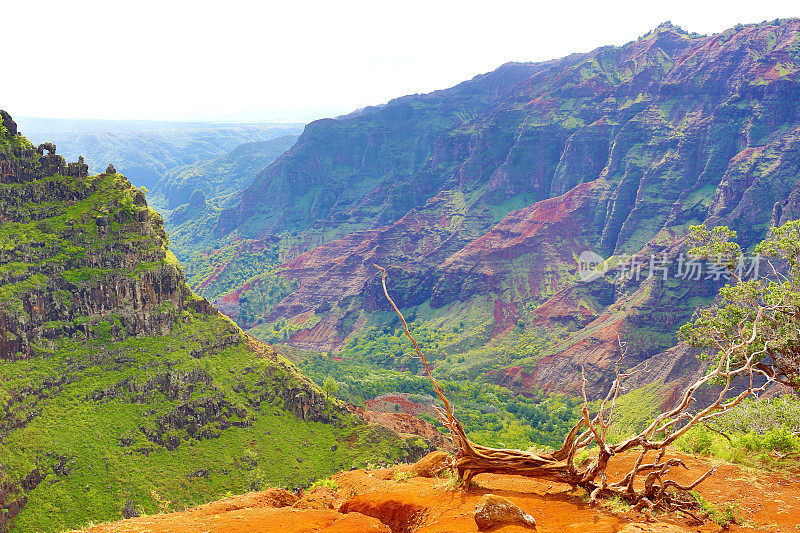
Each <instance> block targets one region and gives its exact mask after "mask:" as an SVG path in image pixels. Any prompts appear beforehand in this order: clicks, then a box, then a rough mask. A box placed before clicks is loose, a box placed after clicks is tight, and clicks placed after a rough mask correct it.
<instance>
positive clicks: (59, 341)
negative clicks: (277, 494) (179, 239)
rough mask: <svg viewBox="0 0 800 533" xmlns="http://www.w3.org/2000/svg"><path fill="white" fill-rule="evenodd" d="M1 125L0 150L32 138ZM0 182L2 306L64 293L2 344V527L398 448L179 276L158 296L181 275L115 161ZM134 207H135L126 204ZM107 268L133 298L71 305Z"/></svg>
mask: <svg viewBox="0 0 800 533" xmlns="http://www.w3.org/2000/svg"><path fill="white" fill-rule="evenodd" d="M0 134H2V140H3V141H4V142H3V144H2V146H0V148H2V150H3V154H4V156H5V157H7V158H8V157H12V151H13V148H14V147H17V148H21V149H26V148H30V145H29V143H27V141H25V140H24V138H22V137H19V136H18V137H13V138H12V137H10V136H9V135H8V132H7V130H5V128H3V129H2V131H0ZM31 157H33V158H34V159H35V156H31ZM0 189H2V190H0V192H1V193H2V194H0V197H2V202H1V203H2V205H0V208H2V211H4V212H5V213H6V215H7V216H6V222H5V223H3V225H2V226H0V250H2V251H3V254H2V257H1V258H0V275H1V276H3V278H2V279H3V285H2V290H1V291H0V304H2V310H3V311H4V312H5V313H6V314H7V316H9V317H11V318H10V319H11V320H14V321H17V322H19V323H20V324H31V323H32V324H34V325H36V324H39V323H38V322H37V320H38V321H41V320H42V318H41V316H40V314H41V313H47V312H49V311H48V310H41V309H39V308H38V307H37V306H35V305H34V304H33V303H31V302H34V301H35V298H39V297H40V298H45V299H47V298H52V299H53V300H54V301H55V300H57V301H59V302H61V304H59V305H62V304H63V306H65V308H64V309H61V310H59V311H58V312H59V313H62V314H63V316H64V318H63V319H61V320H49V321H46V322H43V323H41V324H40V325H39V326H37V327H38V329H37V331H38V334H37V335H34V336H33V338H32V339H31V350H30V356H27V357H21V354H17V356H12V357H11V358H7V359H0V404H2V406H3V409H2V412H3V417H2V418H0V485H2V484H3V483H7V484H10V486H11V487H12V491H11V495H10V498H9V500H7V504H6V506H5V507H6V509H0V518H2V517H4V516H5V515H7V514H8V511H7V509H9V508H10V507H11V505H9V504H8V502H10V503H11V504H13V503H14V502H15V501H19V500H21V499H22V497H23V496H26V497H27V503H26V505H25V506H24V508H23V509H22V512H21V513H20V514H18V515H17V516H16V517H15V518H13V521H12V522H11V525H12V527H14V528H15V531H20V532H26V531H59V530H62V529H64V528H70V527H75V526H79V525H82V524H85V523H87V522H89V521H99V520H109V519H117V518H119V517H120V511H121V509H122V507H123V505H125V503H126V502H127V501H128V500H130V501H131V502H132V504H133V505H134V506H138V507H140V508H141V510H142V511H146V512H153V511H156V510H157V509H158V508H159V502H160V501H161V502H162V503H163V501H164V500H169V501H171V502H172V504H171V505H172V508H182V507H185V506H188V505H192V504H196V503H199V502H203V501H209V500H213V499H215V498H218V497H219V496H221V495H223V494H225V493H227V492H229V491H231V492H244V491H247V490H251V489H254V488H258V487H260V486H266V485H284V486H297V485H305V484H308V483H310V482H311V481H313V480H315V479H317V478H320V477H323V476H327V475H329V474H330V473H332V472H335V471H338V470H340V469H341V468H348V467H350V466H351V465H354V464H355V465H364V464H366V463H368V462H380V461H385V460H392V459H396V458H399V457H400V454H401V453H403V452H402V450H403V449H404V448H403V446H404V443H402V442H401V441H400V439H399V438H397V437H396V436H394V435H390V434H388V433H387V432H386V431H384V430H381V429H379V428H372V427H368V426H364V425H361V424H358V423H357V422H356V421H355V420H354V419H352V418H351V417H350V416H349V415H348V414H347V413H346V412H344V411H343V408H342V407H341V405H340V404H338V403H336V402H333V401H330V400H328V399H327V398H326V396H325V395H324V393H323V392H322V391H321V390H320V389H319V388H317V387H316V386H314V385H313V383H312V382H311V381H309V380H308V379H306V378H305V377H303V376H302V375H301V374H300V372H299V371H298V370H297V369H296V368H295V367H294V366H293V365H292V364H291V363H289V362H288V361H286V360H284V359H281V358H278V357H277V356H276V355H275V354H274V352H273V351H272V350H271V349H270V348H269V347H267V346H265V345H260V344H258V343H255V342H254V341H252V340H248V339H247V337H246V336H245V335H244V334H243V333H242V331H241V330H240V329H239V328H238V327H237V326H235V325H234V324H233V323H231V322H230V321H229V320H228V319H226V318H225V317H223V316H221V315H217V314H214V313H212V314H211V315H209V314H207V313H201V312H199V311H197V310H195V309H198V308H201V306H200V307H198V306H197V305H195V304H196V303H197V302H198V300H197V298H196V297H195V296H194V295H192V294H191V292H190V291H188V288H186V287H185V285H184V286H182V288H181V287H179V288H178V290H177V292H176V293H174V294H176V295H180V294H182V295H183V296H182V297H179V296H174V297H173V299H172V300H158V299H157V297H156V292H158V290H160V289H158V288H157V283H158V280H159V279H162V280H163V278H160V276H163V275H164V272H169V271H171V272H172V273H173V274H174V273H175V272H178V278H177V279H179V280H181V281H180V283H181V284H182V283H183V282H182V274H180V270H179V267H178V266H177V264H176V262H175V259H174V256H172V254H171V253H169V251H168V250H167V249H166V240H165V235H164V234H163V232H162V231H161V230H160V217H158V215H157V214H156V213H155V212H153V211H152V210H149V209H148V208H147V207H146V205H143V206H141V205H136V198H137V197H138V196H139V195H140V193H139V191H138V190H136V189H135V188H133V187H132V186H131V185H130V183H128V182H127V180H126V179H125V178H124V177H122V176H121V175H118V174H116V175H115V174H112V175H100V176H94V177H89V178H87V179H85V180H76V179H75V178H67V177H62V176H54V177H50V178H44V179H40V180H35V181H33V182H28V183H23V184H0ZM54 191H55V192H54ZM37 192H41V193H42V194H32V193H37ZM48 195H49V196H48ZM142 209H144V210H146V211H147V216H146V220H145V221H144V222H139V221H137V218H136V216H129V215H131V214H132V213H137V212H141V210H142ZM126 210H127V211H130V213H128V214H126V213H124V211H126ZM9 217H10V218H12V220H10V221H9V220H8V218H9ZM104 220H108V221H110V222H109V224H108V225H103V221H104ZM98 221H100V225H98ZM142 259H147V260H146V261H143V262H140V261H142ZM115 266H116V267H118V268H114V267H115ZM147 276H152V280H153V281H151V282H148V281H146V280H147V279H148V278H147ZM170 279H175V278H174V277H173V278H170ZM115 280H117V281H119V280H123V281H124V280H130V281H131V282H139V281H141V282H142V284H140V285H139V288H140V289H142V294H141V297H142V299H143V307H137V308H134V306H133V305H132V302H130V301H124V302H122V303H121V305H120V306H119V307H117V308H113V307H112V308H104V309H102V310H101V311H99V312H96V313H91V314H89V315H87V314H82V310H83V309H85V308H86V306H84V305H83V303H82V302H83V300H81V298H83V297H84V296H86V297H88V298H91V295H92V294H97V293H102V291H103V290H105V289H108V286H109V284H110V283H112V282H115ZM142 280H145V281H142ZM87 295H88V296H87ZM79 296H80V297H79ZM79 300H80V301H79ZM176 301H177V302H178V303H177V304H176ZM147 316H158V317H160V320H161V322H159V325H160V326H161V328H162V329H160V330H159V331H161V332H162V334H158V332H157V331H156V332H155V333H151V334H149V335H143V334H141V333H138V334H137V333H136V327H135V326H134V324H135V323H136V321H137V319H139V320H143V319H144V318H146V317H147ZM164 328H166V330H167V331H168V333H166V332H164ZM312 420H318V421H316V422H315V421H312ZM323 421H324V422H323ZM190 474H193V475H190ZM34 487H35V488H34ZM1 493H2V491H0V496H1V495H2V494H1ZM0 507H2V506H0ZM0 527H2V520H0Z"/></svg>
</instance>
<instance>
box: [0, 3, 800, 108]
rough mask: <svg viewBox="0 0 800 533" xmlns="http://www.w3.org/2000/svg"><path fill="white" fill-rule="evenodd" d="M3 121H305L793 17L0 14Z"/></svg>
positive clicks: (359, 10) (12, 8) (397, 6)
mask: <svg viewBox="0 0 800 533" xmlns="http://www.w3.org/2000/svg"><path fill="white" fill-rule="evenodd" d="M0 9H2V21H3V24H2V31H0V34H2V40H3V50H4V52H3V61H2V63H3V75H2V78H3V82H2V85H0V87H2V89H0V95H2V99H0V107H2V108H5V109H7V110H8V111H10V112H11V113H12V115H13V114H16V115H28V116H40V117H65V118H115V119H157V120H239V121H241V120H259V121H300V122H305V121H309V120H313V119H316V118H321V117H325V116H335V115H338V114H342V113H346V112H349V111H352V110H353V109H356V108H359V107H364V106H366V105H374V104H380V103H383V102H386V101H388V100H390V99H391V98H394V97H397V96H402V95H404V94H410V93H417V92H428V91H431V90H434V89H440V88H445V87H449V86H451V85H454V84H456V83H458V82H460V81H462V80H465V79H468V78H471V77H472V76H474V75H476V74H479V73H482V72H486V71H489V70H493V69H494V68H496V67H497V66H499V65H501V64H502V63H505V62H507V61H537V60H544V59H551V58H555V57H561V56H564V55H566V54H569V53H572V52H584V51H588V50H591V49H594V48H596V47H598V46H601V45H606V44H616V45H619V44H624V43H626V42H628V41H630V40H633V39H635V38H637V37H638V36H640V35H642V34H644V33H646V32H647V31H648V30H650V29H652V28H654V27H655V26H657V25H658V24H659V23H661V22H663V21H665V20H672V22H673V23H675V24H678V25H680V26H682V27H683V28H684V29H686V30H689V31H695V32H698V33H716V32H719V31H722V30H725V29H727V28H729V27H731V26H734V25H735V24H737V23H752V22H761V21H763V20H772V19H775V18H788V17H799V16H800V4H798V2H797V0H791V1H769V0H759V1H748V2H730V1H727V2H717V1H704V0H693V1H676V0H672V1H667V2H648V1H645V0H639V1H630V2H627V1H625V2H611V1H607V2H603V1H599V0H595V1H590V2H575V1H568V0H567V1H563V0H562V1H556V0H551V1H547V2H537V1H533V0H529V1H524V2H522V1H520V2H510V1H504V0H485V1H483V2H470V1H465V0H460V1H454V2H449V1H447V2H444V1H442V2H439V1H436V0H424V1H417V0H402V1H392V2H388V1H380V0H372V1H364V2H360V1H359V2H356V1H348V0H330V1H324V2H302V1H292V0H281V1H280V2H275V3H272V2H266V1H264V2H257V1H250V2H245V1H238V0H223V1H220V0H215V1H213V2H204V1H202V0H193V1H191V2H188V1H186V2H184V1H174V0H159V1H150V0H145V1H142V0H139V1H129V2H116V1H109V0H104V1H98V2H93V1H92V2H89V1H70V2H66V1H63V0H62V1H57V2H50V1H47V0H38V1H36V2H28V1H15V2H9V1H7V0H4V1H3V3H2V8H0Z"/></svg>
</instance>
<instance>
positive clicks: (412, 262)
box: [212, 19, 800, 391]
mask: <svg viewBox="0 0 800 533" xmlns="http://www.w3.org/2000/svg"><path fill="white" fill-rule="evenodd" d="M799 32H800V20H797V19H790V20H782V21H776V22H769V23H762V24H753V25H746V26H739V27H737V28H732V29H730V30H727V31H725V32H722V33H720V34H716V35H712V36H699V35H696V34H688V33H686V32H683V31H678V30H676V29H675V28H674V27H673V26H661V27H659V28H658V29H657V31H653V32H650V33H649V34H648V35H647V36H645V37H643V38H641V39H639V40H637V41H633V42H631V43H628V44H626V45H623V46H620V47H601V48H598V49H596V50H594V51H592V52H588V53H585V54H574V55H571V56H568V57H566V58H561V59H558V60H553V61H550V62H546V63H541V64H535V65H524V64H523V65H522V66H518V65H515V66H514V68H515V69H518V70H516V71H515V72H514V74H513V75H512V76H510V77H509V78H505V77H504V76H505V75H506V74H508V71H507V70H505V69H502V68H501V69H499V70H498V71H495V72H493V73H489V74H486V75H482V76H479V77H478V78H476V79H477V81H475V79H473V80H470V81H468V82H464V83H463V84H460V85H457V86H455V87H452V88H450V89H446V90H443V91H437V92H435V93H430V94H428V95H413V96H408V97H403V98H399V99H396V100H393V101H392V102H390V103H389V104H387V105H386V106H383V107H380V108H374V109H368V110H366V111H362V112H360V113H359V114H358V115H356V116H344V117H343V118H340V119H337V120H334V119H328V120H325V121H319V122H315V123H312V124H310V125H308V126H307V128H306V130H305V132H304V134H303V135H302V136H301V138H300V139H299V140H298V142H297V144H296V145H295V147H294V148H293V149H292V150H291V151H290V152H288V153H287V154H284V156H282V157H281V158H279V159H278V160H277V161H276V162H275V163H273V164H272V165H270V167H268V168H267V169H266V170H265V171H264V172H262V173H261V174H260V175H259V176H258V177H257V178H256V180H255V181H254V183H253V184H252V185H251V186H250V188H248V189H247V190H246V191H245V192H243V193H242V195H241V197H242V201H241V202H240V204H239V206H238V207H237V208H236V209H234V210H229V211H226V212H224V213H223V214H222V215H221V217H220V222H219V225H218V226H217V231H219V233H220V234H226V235H227V234H228V233H229V232H233V233H230V235H231V237H230V238H233V239H237V238H238V239H243V240H242V241H241V242H249V240H253V239H255V240H254V241H253V242H258V239H263V242H265V243H269V242H273V243H276V244H274V245H272V246H274V247H275V249H276V251H277V253H278V254H279V256H280V260H281V264H280V265H277V266H274V267H271V268H272V269H273V270H271V271H270V272H271V273H270V274H269V276H266V277H264V278H263V279H261V280H260V278H259V276H258V275H255V276H253V277H251V278H250V279H247V280H244V281H246V285H242V284H241V283H240V284H238V285H236V284H233V285H222V286H220V285H219V284H217V285H215V287H216V288H215V289H214V292H215V294H217V295H220V294H221V295H220V296H215V297H216V298H217V299H218V301H220V302H224V309H225V310H226V313H228V314H229V316H231V317H233V318H234V319H237V320H239V321H240V323H242V324H243V325H244V326H256V327H255V328H254V329H253V330H252V331H253V332H254V334H257V335H258V334H260V335H263V336H265V338H270V339H280V338H281V335H282V334H281V331H283V332H285V333H284V334H285V335H286V339H287V342H288V343H289V344H291V345H294V346H298V347H302V348H305V349H311V350H316V351H323V352H324V351H329V350H338V349H340V348H341V347H342V346H343V345H344V344H345V343H346V342H349V341H350V340H351V339H353V338H354V337H357V336H358V335H359V334H360V333H361V332H363V331H364V330H365V329H366V328H368V327H370V326H372V325H376V326H378V327H380V326H379V325H380V320H384V319H385V318H386V317H385V315H383V314H382V313H383V312H384V311H386V310H387V309H386V306H385V304H384V303H382V300H381V298H380V293H379V291H378V283H377V276H376V273H375V271H374V269H373V268H372V263H378V264H381V265H382V266H385V267H387V268H388V269H389V271H390V273H391V275H390V283H391V284H392V286H391V287H390V288H391V290H392V291H393V294H394V295H396V296H397V298H398V299H399V300H400V302H401V305H402V306H403V307H405V308H407V309H409V310H416V311H420V312H424V317H422V318H421V320H423V321H427V323H430V324H435V325H436V327H438V328H443V327H444V328H450V327H451V326H452V327H454V328H455V327H458V324H459V321H463V319H460V318H459V316H458V315H459V314H463V313H464V312H467V315H469V316H472V317H473V318H471V319H470V320H468V322H471V323H472V326H473V327H472V330H473V331H474V333H473V334H471V335H472V336H473V338H474V339H475V341H474V343H477V344H478V345H482V346H485V347H486V349H487V350H490V351H494V352H495V354H499V353H501V352H502V350H503V348H504V346H506V344H507V343H508V342H512V341H511V340H507V341H506V340H504V339H505V338H506V337H509V336H510V337H509V339H518V338H522V337H523V336H524V335H526V334H533V333H531V332H532V331H535V332H536V333H537V334H539V335H540V337H539V338H540V339H543V340H544V342H545V344H547V345H548V347H546V348H545V355H546V357H545V358H544V359H542V358H541V356H537V357H538V361H537V360H536V358H534V360H527V359H524V358H523V359H521V360H519V361H515V362H514V363H516V364H511V365H507V366H506V370H507V371H510V372H512V374H516V375H517V377H519V376H528V377H524V378H522V379H520V380H517V381H520V383H521V385H522V387H523V388H522V389H521V390H528V388H529V387H534V388H535V387H545V389H546V390H550V391H563V390H569V389H571V388H572V387H574V384H575V382H576V381H575V380H576V378H575V377H573V376H572V372H571V371H570V369H574V368H575V367H576V366H577V365H579V364H585V365H587V368H589V374H590V376H592V387H593V389H595V388H601V387H602V386H603V384H604V383H606V380H607V379H608V374H607V372H608V370H609V368H610V367H609V364H610V362H611V361H612V360H613V353H615V351H616V350H618V346H617V343H616V334H617V333H619V334H620V335H621V336H622V337H623V340H625V341H629V346H630V349H631V352H632V355H633V356H634V357H633V358H632V359H631V362H632V363H633V362H638V361H641V360H644V359H647V358H649V357H652V356H654V355H656V354H658V353H662V352H663V351H664V350H667V349H670V348H672V347H673V346H675V344H676V342H677V341H676V338H675V334H674V331H675V329H676V328H677V326H679V325H680V324H681V323H683V322H685V321H686V320H688V319H689V318H690V317H691V314H692V312H693V311H694V309H695V308H697V307H698V306H702V305H704V304H707V303H709V302H710V301H711V299H712V298H713V297H714V295H715V294H716V291H717V289H718V288H719V286H720V283H719V280H701V281H702V282H701V283H697V284H692V283H688V282H687V281H686V280H681V279H674V275H673V276H672V278H673V279H669V280H662V281H659V280H657V279H652V278H650V279H644V280H641V279H640V280H635V281H636V282H634V281H624V280H611V279H609V278H604V279H601V280H596V281H595V282H592V283H589V284H583V283H582V282H580V280H578V279H577V271H576V270H577V260H576V258H577V256H578V255H579V254H580V253H581V252H583V251H592V252H594V253H597V254H599V255H600V256H602V257H604V258H609V257H612V258H616V259H614V261H616V262H620V260H621V258H623V257H624V256H628V255H630V254H635V253H640V254H643V255H644V256H648V257H649V255H652V254H666V257H667V258H668V260H669V261H670V262H673V263H674V261H677V258H678V257H679V256H680V254H681V253H683V252H684V251H685V250H684V249H683V242H684V238H685V235H686V233H687V231H688V227H689V226H690V225H692V224H697V223H702V222H704V221H705V222H707V223H709V224H712V225H714V224H718V223H726V224H729V225H731V226H732V227H733V228H734V229H736V230H737V231H739V233H740V237H741V238H742V239H743V241H744V244H745V246H751V245H753V244H754V243H756V242H757V241H758V240H760V239H761V238H763V237H764V235H765V233H766V231H767V229H768V228H769V227H770V226H771V225H772V224H773V223H777V222H778V221H779V220H786V219H787V218H796V217H797V216H800V212H798V211H797V205H798V204H797V200H796V197H797V193H796V192H794V191H795V189H796V183H797V181H796V178H797V175H798V170H797V165H796V164H795V163H794V161H795V159H794V158H793V156H792V154H795V153H796V146H797V144H796V143H797V139H798V134H799V133H800V130H798V128H800V117H798V113H797V106H796V105H795V104H796V102H797V101H798V78H799V76H800V75H799V74H798V72H799V68H800V39H798V33H799ZM295 189H296V190H297V191H299V193H298V194H294V193H292V192H291V191H294V190H295ZM287 205H288V207H287ZM568 205H572V207H567V206H568ZM537 213H538V214H537ZM537 217H538V218H537ZM559 220H560V222H558V221H559ZM481 243H486V244H489V243H491V246H481ZM236 257H237V256H236V253H234V256H233V259H230V258H229V259H228V260H227V263H225V264H224V265H220V268H221V270H220V271H219V272H217V274H216V275H217V276H218V275H219V273H220V272H221V273H225V272H226V271H227V269H231V268H234V269H235V268H237V259H236ZM275 275H277V276H279V277H282V278H283V279H284V280H286V281H287V282H288V283H290V284H291V285H292V286H295V287H296V289H293V290H291V291H289V292H287V293H286V294H284V295H283V296H282V297H281V298H282V299H281V300H279V301H277V302H275V301H272V300H270V301H269V302H268V303H266V304H265V305H264V306H263V307H262V308H261V313H260V316H259V313H258V312H255V313H253V305H252V302H253V296H252V294H253V290H252V287H254V286H255V287H259V286H260V287H262V288H261V289H257V290H255V292H258V291H259V290H260V291H262V292H263V291H264V290H267V289H265V288H268V287H273V286H274V283H275V282H274V279H275ZM212 285H213V283H212ZM243 287H246V288H247V289H248V290H249V291H250V292H247V291H242V288H243ZM561 291H566V292H565V293H563V294H562V292H561ZM243 292H247V294H248V295H250V296H249V299H248V307H247V314H246V317H245V316H239V314H238V313H239V311H238V308H237V302H238V300H237V299H238V297H239V295H240V294H242V293H243ZM557 294H561V295H562V296H560V297H559V298H561V299H560V300H559V301H560V302H561V303H560V304H558V305H563V304H566V303H568V302H572V303H571V304H570V307H566V308H563V307H562V308H561V309H560V310H558V309H557V308H558V306H557V305H555V303H556V302H555V300H553V298H554V297H555V296H556V295H557ZM542 306H544V307H542ZM537 309H538V311H537ZM547 309H549V310H547ZM545 311H546V312H545ZM480 316H483V317H486V318H490V319H491V321H492V324H491V325H484V324H483V319H481V318H478V317H480ZM547 317H549V318H547ZM559 317H560V318H559ZM570 317H572V318H570ZM580 317H583V318H580ZM666 317H670V319H669V320H666V319H665V318H666ZM284 320H285V321H286V324H287V325H286V326H280V324H282V323H283V322H282V321H284ZM262 323H263V326H262V325H259V324H262ZM270 324H274V325H275V327H276V328H281V329H280V330H276V331H278V335H277V336H276V334H275V333H272V332H270V331H269V330H270V328H269V325H270ZM520 324H521V325H522V326H524V327H525V328H527V333H524V331H525V329H522V330H520V331H518V330H519V329H520V328H518V327H517V326H518V325H520ZM522 326H520V327H522ZM515 328H516V329H515ZM562 336H566V338H567V339H571V340H567V341H564V339H560V337H562ZM474 343H473V344H474ZM587 343H588V344H590V345H593V346H596V348H593V349H591V350H587V349H586V346H587ZM506 347H507V346H506ZM445 351H446V354H447V355H448V356H453V357H458V356H460V355H465V356H467V358H470V357H472V356H471V355H470V354H471V353H472V352H471V351H470V350H464V349H463V344H459V343H456V344H452V345H451V346H450V347H449V348H447V349H446V350H445ZM592 354H594V355H592ZM562 356H563V357H562ZM481 357H483V356H481ZM550 357H555V360H559V361H561V363H563V365H564V366H563V367H561V366H558V368H561V370H559V371H556V370H555V368H556V367H553V368H551V369H550V370H548V369H547V365H548V364H549V361H551V360H553V359H550ZM512 359H513V356H512ZM437 364H439V368H440V369H441V370H442V371H445V372H456V373H462V375H465V374H463V373H464V372H466V370H465V369H464V368H462V369H461V370H459V369H458V365H453V364H445V362H444V361H437ZM495 370H498V371H499V370H502V369H495ZM565 371H566V373H565ZM501 374H502V373H500V374H498V373H497V372H494V371H493V374H492V375H495V376H496V375H501ZM468 375H472V374H468ZM536 375H538V376H542V377H540V378H536V377H531V376H536ZM543 376H549V377H543ZM514 380H515V379H510V380H508V381H514ZM506 382H507V381H505V380H504V383H506ZM515 390H520V389H519V388H516V389H515Z"/></svg>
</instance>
